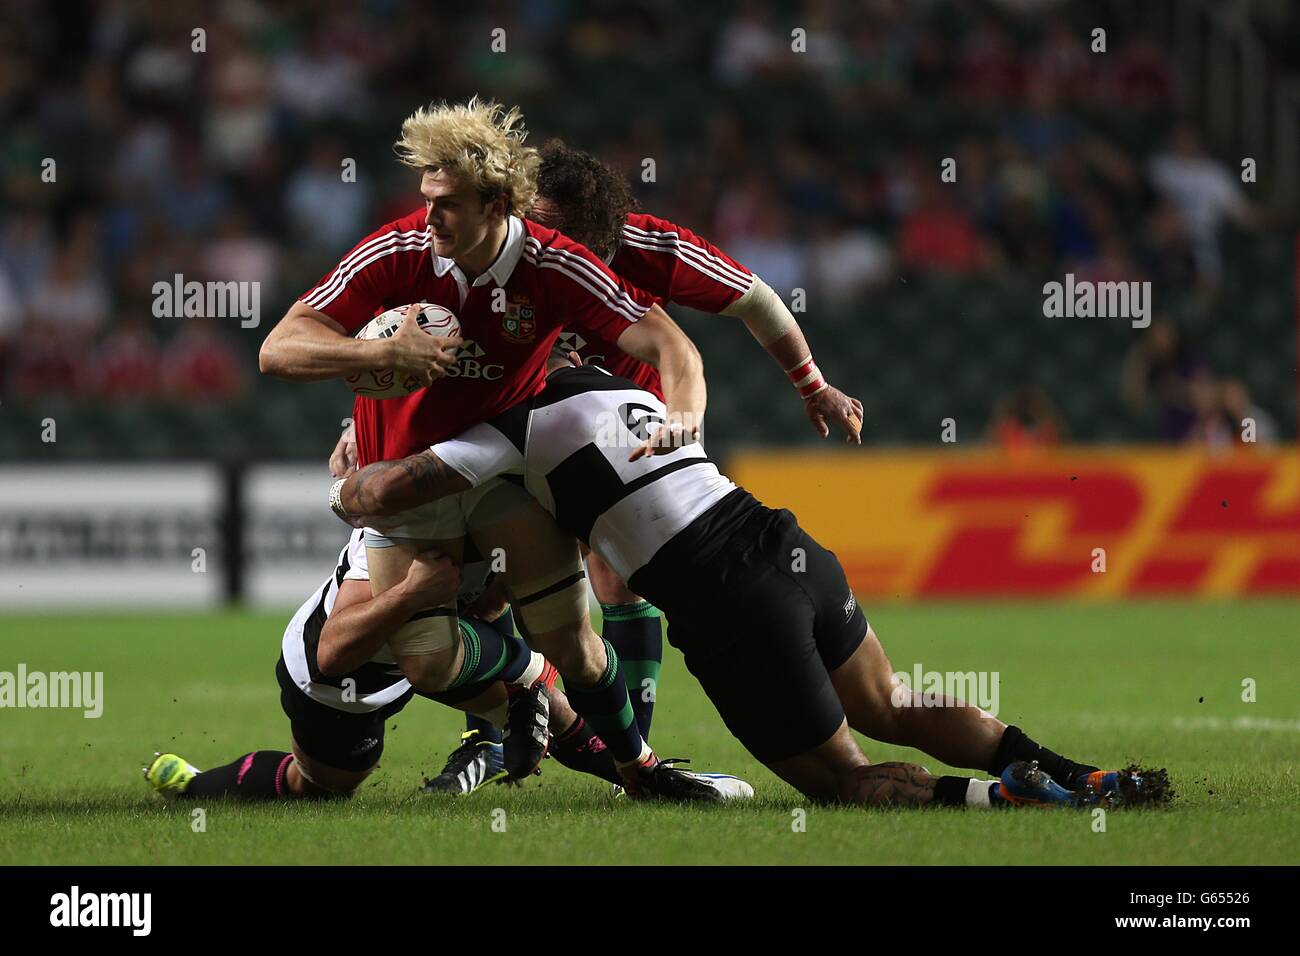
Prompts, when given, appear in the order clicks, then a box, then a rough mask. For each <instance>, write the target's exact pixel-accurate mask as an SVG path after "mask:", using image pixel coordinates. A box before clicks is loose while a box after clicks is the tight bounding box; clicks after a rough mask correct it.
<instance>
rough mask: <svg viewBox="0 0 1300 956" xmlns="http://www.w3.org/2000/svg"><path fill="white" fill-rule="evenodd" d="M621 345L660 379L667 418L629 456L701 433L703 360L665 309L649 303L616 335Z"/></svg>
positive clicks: (704, 395)
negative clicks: (656, 372) (661, 425)
mask: <svg viewBox="0 0 1300 956" xmlns="http://www.w3.org/2000/svg"><path fill="white" fill-rule="evenodd" d="M616 344H617V345H618V347H619V348H620V349H622V350H623V351H624V352H626V353H627V354H628V355H630V356H632V357H633V358H636V359H640V360H641V361H642V362H645V363H646V364H647V365H651V366H653V367H654V368H655V369H657V370H658V372H659V379H660V381H661V382H662V383H663V389H664V399H665V404H666V405H667V406H668V422H667V426H666V427H665V428H662V429H660V430H659V431H658V432H656V433H655V434H654V435H652V436H651V438H650V440H649V441H648V442H646V444H645V445H642V446H641V447H640V448H636V449H633V451H632V454H631V456H630V458H629V460H630V461H635V460H636V459H638V458H640V457H641V456H642V455H653V454H654V453H655V448H667V447H676V446H679V445H683V444H689V443H690V442H692V441H695V440H697V439H698V438H699V436H700V427H701V426H702V425H703V424H704V407H705V405H706V404H707V401H708V395H707V390H706V388H705V385H704V360H703V359H701V358H700V353H699V350H698V349H696V347H695V343H694V342H692V341H691V340H690V338H688V337H687V335H686V333H685V332H683V331H682V330H681V328H679V327H678V325H677V323H676V322H674V321H673V320H672V319H671V318H669V316H668V313H667V312H665V311H664V310H663V309H661V308H659V306H657V305H652V306H651V307H650V308H649V309H648V310H647V311H646V313H645V315H644V316H642V317H641V319H640V320H639V321H638V322H637V323H636V324H635V325H631V326H628V328H626V329H625V330H624V331H623V333H622V334H621V335H620V336H619V337H618V342H617V343H616Z"/></svg>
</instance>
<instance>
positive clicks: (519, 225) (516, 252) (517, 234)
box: [433, 216, 524, 286]
mask: <svg viewBox="0 0 1300 956" xmlns="http://www.w3.org/2000/svg"><path fill="white" fill-rule="evenodd" d="M523 254H524V223H523V220H522V219H520V218H519V217H518V216H511V217H510V218H508V219H507V220H506V241H505V245H503V246H502V247H501V251H500V252H499V253H497V257H496V259H495V261H493V263H492V265H490V266H488V268H487V270H486V271H485V272H484V273H483V274H482V275H481V276H479V277H478V278H477V279H475V280H474V281H473V282H466V281H465V274H464V273H463V272H461V271H460V267H459V266H457V265H456V260H455V259H444V258H443V257H442V256H434V257H433V274H434V275H436V276H437V277H438V278H439V279H441V278H442V277H443V276H445V275H446V274H447V273H448V272H450V271H451V270H452V269H455V270H456V278H457V279H458V280H460V282H461V283H463V284H465V285H472V286H480V285H487V283H488V280H489V279H490V280H492V281H493V282H495V283H496V284H497V285H499V286H505V284H506V282H508V281H509V280H510V276H511V275H512V274H513V273H514V271H515V266H517V265H519V260H520V258H522V257H523Z"/></svg>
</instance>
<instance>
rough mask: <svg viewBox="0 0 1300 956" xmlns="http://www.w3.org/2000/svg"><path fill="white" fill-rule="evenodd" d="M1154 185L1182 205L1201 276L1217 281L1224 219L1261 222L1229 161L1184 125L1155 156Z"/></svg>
mask: <svg viewBox="0 0 1300 956" xmlns="http://www.w3.org/2000/svg"><path fill="white" fill-rule="evenodd" d="M1149 174H1150V177H1151V183H1152V185H1153V186H1154V187H1155V188H1156V189H1157V190H1158V191H1159V192H1160V194H1161V195H1163V196H1164V197H1165V198H1166V199H1167V200H1168V201H1169V202H1170V203H1172V204H1173V206H1174V207H1175V208H1177V210H1178V212H1179V215H1181V216H1182V219H1183V222H1184V223H1186V225H1187V231H1188V233H1189V235H1190V236H1191V238H1192V251H1193V253H1194V254H1195V256H1196V265H1197V271H1198V274H1199V275H1200V277H1201V278H1202V279H1204V280H1206V281H1208V282H1210V283H1212V284H1217V282H1218V279H1219V275H1220V272H1221V270H1222V260H1221V257H1220V254H1219V230H1220V228H1221V227H1222V225H1223V222H1224V220H1226V219H1230V220H1232V221H1233V222H1234V223H1236V224H1237V225H1239V226H1250V225H1253V224H1254V223H1255V222H1256V221H1258V216H1259V214H1258V212H1257V210H1256V209H1255V207H1254V205H1253V204H1252V203H1251V202H1250V201H1249V200H1247V199H1246V196H1245V193H1244V192H1243V191H1242V189H1241V181H1240V180H1239V179H1237V178H1236V177H1235V176H1234V175H1233V173H1232V172H1231V171H1230V170H1229V169H1228V167H1227V166H1226V165H1224V164H1223V163H1221V162H1219V160H1217V159H1215V158H1213V157H1212V156H1210V155H1209V154H1208V153H1206V152H1205V149H1204V147H1203V146H1202V145H1201V135H1200V133H1199V132H1198V131H1197V129H1196V127H1194V126H1192V125H1191V124H1190V123H1182V124H1180V125H1179V126H1178V127H1177V128H1175V130H1174V132H1173V135H1172V136H1171V137H1170V143H1169V148H1168V149H1167V150H1166V151H1165V152H1162V153H1158V154H1157V155H1155V156H1154V157H1153V158H1152V159H1151V164H1150V168H1149Z"/></svg>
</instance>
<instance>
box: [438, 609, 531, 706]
mask: <svg viewBox="0 0 1300 956" xmlns="http://www.w3.org/2000/svg"><path fill="white" fill-rule="evenodd" d="M460 636H461V643H462V644H464V646H465V658H464V661H463V662H462V663H461V667H460V673H459V674H457V675H456V679H455V680H453V681H452V682H451V686H450V687H448V688H447V689H448V690H456V689H458V688H460V687H463V686H465V685H467V684H478V683H482V682H484V681H490V680H500V681H505V682H506V683H507V684H519V683H523V682H524V681H525V680H526V679H527V678H529V676H530V675H531V679H532V680H536V679H537V676H538V674H540V673H541V669H542V663H541V655H540V654H538V655H534V654H533V652H532V651H531V650H530V649H529V647H528V645H527V644H525V643H524V642H523V641H521V640H520V639H519V638H517V637H507V636H506V635H504V634H501V633H499V632H498V631H497V629H496V628H494V627H475V626H474V625H473V624H470V623H469V622H468V621H465V620H462V621H461V622H460ZM534 657H536V658H537V660H536V661H534V659H533V658H534ZM534 671H535V672H536V673H534ZM528 683H531V680H529V681H528Z"/></svg>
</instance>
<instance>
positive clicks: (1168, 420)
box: [1124, 318, 1210, 442]
mask: <svg viewBox="0 0 1300 956" xmlns="http://www.w3.org/2000/svg"><path fill="white" fill-rule="evenodd" d="M1209 380H1210V372H1209V369H1208V367H1207V366H1206V365H1205V363H1204V362H1203V361H1202V360H1201V359H1200V358H1199V357H1197V356H1196V355H1195V354H1194V353H1193V352H1192V350H1191V348H1190V347H1189V346H1188V345H1187V342H1186V340H1185V339H1184V338H1183V336H1182V334H1181V333H1180V332H1179V331H1178V329H1177V328H1176V327H1175V326H1174V325H1173V323H1171V322H1170V321H1169V320H1168V319H1166V318H1159V319H1157V320H1155V321H1153V322H1152V323H1151V327H1150V328H1148V329H1147V330H1146V334H1145V335H1144V336H1143V337H1142V339H1141V340H1140V341H1139V342H1138V343H1137V344H1136V345H1134V346H1133V348H1132V349H1131V350H1130V352H1129V355H1128V358H1127V359H1126V361H1125V364H1124V397H1125V399H1126V400H1127V402H1128V404H1129V407H1130V408H1131V409H1132V410H1133V411H1134V412H1135V413H1136V414H1139V415H1145V414H1147V413H1148V412H1149V411H1150V409H1152V407H1154V409H1155V412H1156V416H1157V419H1158V429H1159V435H1160V437H1161V438H1163V439H1165V440H1166V441H1176V442H1181V441H1185V440H1187V438H1188V436H1189V435H1190V433H1191V432H1192V429H1193V427H1194V426H1195V425H1196V424H1197V421H1198V416H1200V415H1202V414H1203V413H1204V411H1205V409H1206V404H1205V401H1204V398H1205V391H1204V389H1202V390H1201V391H1200V392H1197V393H1195V394H1194V390H1195V389H1197V388H1198V383H1206V382H1208V381H1209ZM1198 398H1200V399H1202V401H1201V404H1200V405H1198V403H1197V399H1198Z"/></svg>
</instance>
